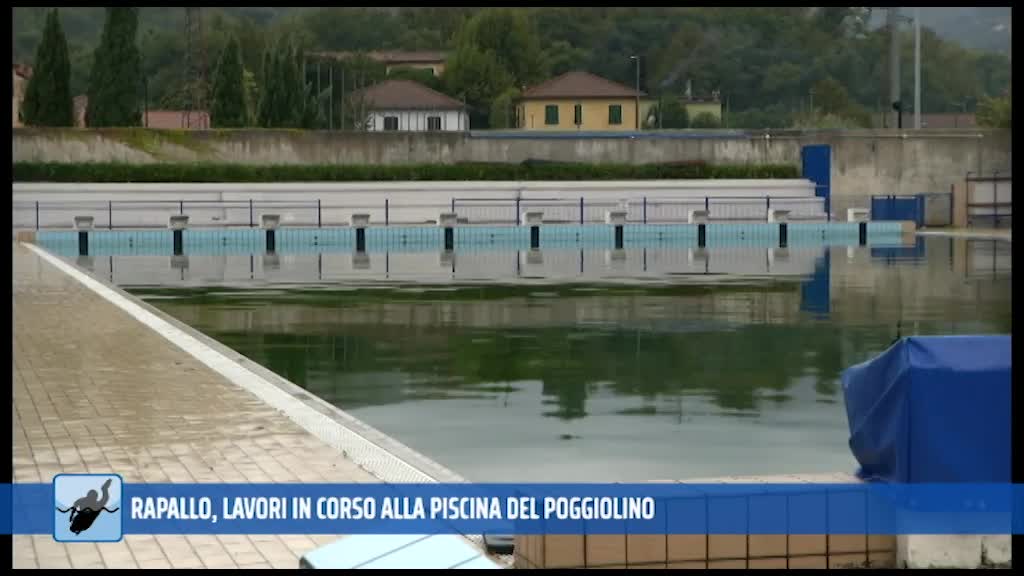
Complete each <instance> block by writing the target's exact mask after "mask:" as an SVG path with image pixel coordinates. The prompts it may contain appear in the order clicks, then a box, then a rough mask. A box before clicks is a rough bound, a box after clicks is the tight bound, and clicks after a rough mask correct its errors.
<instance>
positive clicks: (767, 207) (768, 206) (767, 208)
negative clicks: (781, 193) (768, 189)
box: [764, 196, 772, 221]
mask: <svg viewBox="0 0 1024 576" xmlns="http://www.w3.org/2000/svg"><path fill="white" fill-rule="evenodd" d="M771 211H772V197H771V196H765V197H764V219H765V221H768V214H770V213H771Z"/></svg>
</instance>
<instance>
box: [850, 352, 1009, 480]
mask: <svg viewBox="0 0 1024 576" xmlns="http://www.w3.org/2000/svg"><path fill="white" fill-rule="evenodd" d="M1010 357H1011V354H1010V337H1009V336H928V337H918V336H915V337H910V338H904V339H902V340H900V341H899V342H897V343H895V344H893V346H892V347H890V348H889V349H888V350H886V351H885V352H883V353H882V354H881V355H879V356H878V357H876V358H874V359H872V360H869V361H868V362H865V363H863V364H858V365H856V366H852V367H850V368H848V369H847V370H846V371H844V372H843V375H842V382H843V394H844V396H845V399H846V414H847V418H848V420H849V424H850V449H851V450H852V451H853V455H854V457H856V458H857V461H858V462H859V463H860V466H861V470H860V472H859V474H860V475H861V477H863V478H865V479H868V480H881V481H886V482H900V483H921V482H928V483H943V482H1010V481H1011V478H1010V474H1011V472H1010V436H1011V431H1010V426H1011V420H1010V419H1011V415H1010V384H1011V380H1010V365H1011V359H1010Z"/></svg>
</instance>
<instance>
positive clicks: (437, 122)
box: [427, 116, 441, 130]
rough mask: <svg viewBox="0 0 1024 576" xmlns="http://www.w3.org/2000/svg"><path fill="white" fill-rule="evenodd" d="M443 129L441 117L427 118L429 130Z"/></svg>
mask: <svg viewBox="0 0 1024 576" xmlns="http://www.w3.org/2000/svg"><path fill="white" fill-rule="evenodd" d="M440 129H441V117H440V116H427V130H440Z"/></svg>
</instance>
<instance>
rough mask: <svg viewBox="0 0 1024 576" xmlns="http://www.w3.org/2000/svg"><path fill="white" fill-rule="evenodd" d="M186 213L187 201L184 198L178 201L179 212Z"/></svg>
mask: <svg viewBox="0 0 1024 576" xmlns="http://www.w3.org/2000/svg"><path fill="white" fill-rule="evenodd" d="M184 213H185V201H184V200H179V201H178V214H184Z"/></svg>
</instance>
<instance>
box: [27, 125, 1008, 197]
mask: <svg viewBox="0 0 1024 576" xmlns="http://www.w3.org/2000/svg"><path fill="white" fill-rule="evenodd" d="M1010 142H1011V138H1010V133H1009V132H1008V131H983V130H979V131H969V132H968V131H958V132H942V131H920V132H917V133H913V132H907V133H900V132H897V131H891V130H890V131H884V130H863V131H842V132H796V131H787V132H777V133H772V134H765V133H740V132H724V131H723V132H717V133H713V134H711V133H705V134H695V133H688V132H668V131H666V132H659V133H646V134H642V135H639V136H636V137H631V136H630V135H625V136H624V137H623V136H620V137H607V136H603V137H595V136H585V135H580V136H579V137H576V136H572V137H568V136H567V135H563V134H556V135H535V134H522V133H517V134H509V133H495V132H487V133H456V134H452V133H395V134H390V133H343V132H317V131H294V130H237V131H208V132H182V131H162V132H156V131H142V130H136V131H126V130H113V129H109V130H71V129H34V128H32V129H30V128H18V129H15V130H14V131H13V154H12V159H13V161H15V162H18V161H37V162H139V163H147V162H182V161H206V162H227V163H244V164H415V163H457V162H522V161H524V160H528V159H542V160H551V161H564V162H588V163H630V164H644V163H656V162H674V161H686V160H703V161H706V162H709V163H720V164H721V163H735V164H765V163H783V164H793V165H799V163H800V150H801V148H802V147H803V146H805V145H810V144H829V145H831V146H832V150H833V162H832V190H833V198H834V200H833V211H834V212H835V213H845V209H846V208H847V207H850V206H861V207H867V205H868V204H869V197H870V195H872V194H918V193H922V192H947V191H949V190H950V186H951V185H952V184H954V183H957V182H963V181H964V179H965V177H966V175H967V173H968V172H972V171H973V172H993V171H995V170H1004V171H1005V170H1007V169H1009V167H1010V166H1011V161H1010V158H1011V153H1010V148H1011V145H1010Z"/></svg>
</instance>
